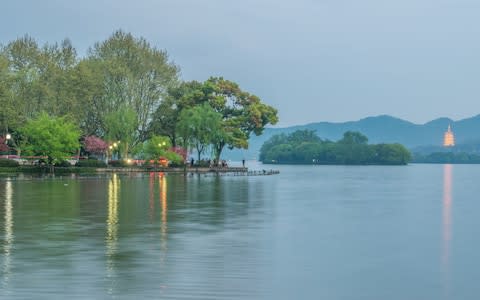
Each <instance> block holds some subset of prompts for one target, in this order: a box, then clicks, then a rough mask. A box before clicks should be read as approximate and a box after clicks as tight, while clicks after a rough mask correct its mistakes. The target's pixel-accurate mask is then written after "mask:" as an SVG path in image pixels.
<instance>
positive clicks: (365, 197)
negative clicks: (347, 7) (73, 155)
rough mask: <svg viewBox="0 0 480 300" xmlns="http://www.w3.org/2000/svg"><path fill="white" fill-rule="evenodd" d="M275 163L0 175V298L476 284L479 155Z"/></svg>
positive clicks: (265, 293)
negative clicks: (212, 169)
mask: <svg viewBox="0 0 480 300" xmlns="http://www.w3.org/2000/svg"><path fill="white" fill-rule="evenodd" d="M260 168H265V167H262V166H260ZM278 168H279V169H280V171H281V173H280V174H279V175H275V176H258V177H240V176H238V177H237V176H219V177H213V176H211V177H208V176H197V175H195V176H187V177H184V176H178V175H165V174H161V173H160V174H159V173H151V174H148V173H147V174H143V175H142V174H136V175H133V176H128V175H115V174H111V175H106V176H100V177H90V178H81V177H73V178H71V177H56V178H36V179H29V178H26V179H22V177H19V178H5V177H3V178H1V179H0V240H1V244H0V246H1V249H0V251H1V254H0V255H1V256H0V268H1V269H0V272H1V273H0V298H1V299H52V298H59V299H64V298H67V297H69V298H78V299H133V298H135V299H478V298H479V297H480V285H479V284H478V278H479V277H480V238H479V235H478V233H479V232H480V230H479V228H480V218H479V213H478V212H479V211H480V202H479V195H480V184H479V178H480V166H476V165H454V166H452V165H410V166H406V167H378V166H377V167H374V166H372V167H345V166H279V167H278Z"/></svg>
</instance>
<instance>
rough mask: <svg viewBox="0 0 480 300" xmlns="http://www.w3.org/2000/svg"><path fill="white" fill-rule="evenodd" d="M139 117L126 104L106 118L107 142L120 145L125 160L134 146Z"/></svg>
mask: <svg viewBox="0 0 480 300" xmlns="http://www.w3.org/2000/svg"><path fill="white" fill-rule="evenodd" d="M136 118H137V115H136V114H135V111H134V110H133V109H132V108H131V107H129V106H128V105H126V104H123V105H120V107H119V108H118V109H117V110H115V111H112V112H110V113H108V114H106V116H105V127H106V132H105V138H106V139H107V141H109V142H111V143H113V142H115V143H119V142H120V143H119V145H118V147H119V150H120V151H119V153H120V154H121V157H123V158H125V157H127V155H128V151H129V149H130V148H131V147H132V146H134V141H135V133H136V125H137V119H136Z"/></svg>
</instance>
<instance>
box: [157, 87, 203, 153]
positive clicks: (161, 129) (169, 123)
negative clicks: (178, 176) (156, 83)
mask: <svg viewBox="0 0 480 300" xmlns="http://www.w3.org/2000/svg"><path fill="white" fill-rule="evenodd" d="M206 101H207V95H206V94H205V93H204V90H203V84H202V83H200V82H197V81H189V82H181V83H180V84H179V85H176V86H171V87H169V88H168V90H167V94H166V95H165V98H164V99H163V101H162V102H161V103H160V105H159V106H158V108H157V110H156V111H155V113H154V114H153V118H152V122H151V123H150V128H149V131H150V133H151V134H153V135H164V136H168V137H169V138H170V141H171V143H172V145H173V146H177V135H178V134H177V123H178V122H179V118H180V113H181V112H182V110H184V109H189V108H192V107H194V106H195V105H198V104H201V103H204V102H206Z"/></svg>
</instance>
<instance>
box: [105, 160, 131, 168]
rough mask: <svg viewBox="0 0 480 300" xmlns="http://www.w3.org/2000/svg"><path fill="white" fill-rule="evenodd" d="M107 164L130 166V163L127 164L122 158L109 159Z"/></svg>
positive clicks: (120, 166)
mask: <svg viewBox="0 0 480 300" xmlns="http://www.w3.org/2000/svg"><path fill="white" fill-rule="evenodd" d="M108 165H109V166H111V167H118V168H123V167H131V165H129V164H128V163H127V162H126V161H124V160H111V161H109V162H108Z"/></svg>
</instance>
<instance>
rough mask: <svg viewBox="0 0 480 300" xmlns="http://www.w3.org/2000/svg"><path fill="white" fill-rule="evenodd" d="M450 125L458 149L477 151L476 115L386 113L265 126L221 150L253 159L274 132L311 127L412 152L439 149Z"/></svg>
mask: <svg viewBox="0 0 480 300" xmlns="http://www.w3.org/2000/svg"><path fill="white" fill-rule="evenodd" d="M448 125H450V126H451V127H452V131H453V132H454V134H455V140H456V144H457V147H456V148H458V149H467V150H468V151H469V152H478V151H479V149H478V148H479V147H480V115H477V116H474V117H471V118H467V119H463V120H459V121H453V120H451V119H449V118H439V119H435V120H433V121H430V122H427V123H425V124H414V123H412V122H409V121H405V120H402V119H399V118H395V117H392V116H388V115H381V116H376V117H368V118H364V119H361V120H358V121H350V122H343V123H332V122H318V123H311V124H306V125H299V126H291V127H285V128H266V129H265V131H264V133H263V134H262V135H261V136H252V137H251V138H250V141H249V143H250V146H249V149H248V150H231V151H225V154H224V155H225V158H227V159H232V160H241V159H243V158H245V159H254V158H255V159H256V158H258V153H259V151H260V147H261V146H262V145H263V143H264V142H265V141H266V140H268V139H269V138H270V137H272V136H273V135H275V134H280V133H287V134H288V133H291V132H293V131H295V130H304V129H308V130H314V131H315V132H316V133H317V135H318V136H320V137H321V138H322V139H328V140H332V141H337V140H339V139H340V138H341V137H342V136H343V133H344V132H345V131H348V130H351V131H359V132H361V133H363V134H364V135H366V136H367V137H368V140H369V143H372V144H376V143H400V144H403V145H404V146H406V147H407V148H409V149H410V150H411V151H412V152H416V151H419V152H433V151H442V150H443V147H441V146H442V142H443V134H444V132H445V131H446V130H447V127H448Z"/></svg>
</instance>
